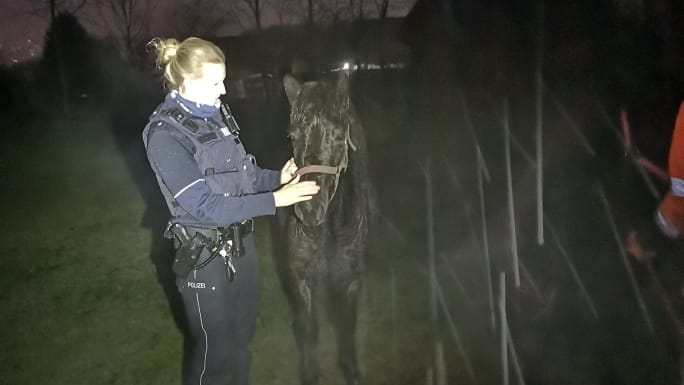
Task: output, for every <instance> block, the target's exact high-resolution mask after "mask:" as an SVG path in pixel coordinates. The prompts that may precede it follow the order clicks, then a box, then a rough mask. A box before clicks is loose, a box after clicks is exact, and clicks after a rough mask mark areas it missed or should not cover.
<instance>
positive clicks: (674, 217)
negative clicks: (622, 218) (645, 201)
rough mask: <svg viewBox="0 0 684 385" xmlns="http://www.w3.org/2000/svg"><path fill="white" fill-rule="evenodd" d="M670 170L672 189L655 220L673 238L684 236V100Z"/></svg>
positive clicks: (678, 117) (674, 132)
mask: <svg viewBox="0 0 684 385" xmlns="http://www.w3.org/2000/svg"><path fill="white" fill-rule="evenodd" d="M670 143H671V144H670V153H669V159H668V169H669V170H668V171H669V174H670V189H669V190H668V191H667V193H666V195H665V197H664V198H663V199H662V201H661V202H660V204H659V206H658V209H657V210H656V213H655V221H656V224H657V225H658V228H660V230H661V232H662V233H663V234H664V235H665V236H667V237H668V238H671V239H682V238H684V102H682V103H681V104H680V105H679V112H678V113H677V119H676V120H675V126H674V131H673V133H672V141H671V142H670Z"/></svg>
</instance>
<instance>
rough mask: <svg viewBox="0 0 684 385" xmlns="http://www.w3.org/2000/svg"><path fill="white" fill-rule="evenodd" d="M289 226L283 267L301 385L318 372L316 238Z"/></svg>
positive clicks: (309, 383) (308, 383) (309, 384)
mask: <svg viewBox="0 0 684 385" xmlns="http://www.w3.org/2000/svg"><path fill="white" fill-rule="evenodd" d="M290 221H291V223H290V224H289V226H288V239H289V242H288V246H287V250H288V253H287V261H286V263H285V264H286V266H285V267H284V269H283V270H284V272H285V276H286V280H285V281H284V282H285V284H284V285H283V287H284V288H285V292H286V295H287V297H288V300H289V302H290V308H291V310H292V316H293V320H292V330H293V332H294V336H295V341H296V343H297V348H298V350H299V374H300V379H301V383H302V384H303V385H317V384H318V372H319V359H318V358H319V356H318V319H317V318H318V317H317V311H316V282H317V279H316V274H317V265H318V263H317V255H316V242H314V241H313V240H312V239H310V238H308V237H307V236H306V235H305V234H304V233H301V232H298V231H297V226H296V224H295V223H292V222H294V220H293V219H290Z"/></svg>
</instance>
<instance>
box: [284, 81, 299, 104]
mask: <svg viewBox="0 0 684 385" xmlns="http://www.w3.org/2000/svg"><path fill="white" fill-rule="evenodd" d="M283 88H285V95H287V100H289V101H290V104H293V103H294V101H295V100H296V99H297V96H299V93H300V92H301V91H302V85H301V84H299V81H297V79H295V78H294V76H292V75H290V74H287V75H285V77H283Z"/></svg>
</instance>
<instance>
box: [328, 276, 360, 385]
mask: <svg viewBox="0 0 684 385" xmlns="http://www.w3.org/2000/svg"><path fill="white" fill-rule="evenodd" d="M340 271H346V272H350V271H349V270H348V267H347V269H345V270H335V268H333V270H331V277H330V280H329V285H328V296H329V301H328V313H329V315H330V319H331V321H332V323H333V325H334V327H335V331H336V333H337V357H338V365H339V367H340V369H341V370H342V373H343V374H344V378H345V380H346V381H347V384H349V385H357V384H360V383H361V373H360V371H359V364H358V359H357V353H356V339H355V335H356V318H357V308H358V301H359V296H360V293H361V279H360V275H359V274H355V273H351V272H350V273H349V274H343V275H342V276H336V275H339V272H340Z"/></svg>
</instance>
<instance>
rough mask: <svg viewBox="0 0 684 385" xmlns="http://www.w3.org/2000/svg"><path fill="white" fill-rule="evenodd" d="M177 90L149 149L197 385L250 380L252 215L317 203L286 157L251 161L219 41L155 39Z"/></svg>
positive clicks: (158, 113) (156, 119) (160, 111)
mask: <svg viewBox="0 0 684 385" xmlns="http://www.w3.org/2000/svg"><path fill="white" fill-rule="evenodd" d="M150 46H151V47H153V48H154V49H155V51H156V54H157V66H158V68H160V69H163V74H164V79H165V82H166V85H167V87H168V88H169V89H170V92H169V93H168V95H167V96H166V98H165V100H164V101H163V102H162V103H161V104H160V105H159V106H158V107H157V108H156V109H155V111H154V112H153V113H152V115H151V116H150V122H149V123H148V125H147V126H146V127H145V130H144V131H143V142H144V143H145V147H146V150H147V156H148V159H149V162H150V165H151V167H152V169H153V170H154V172H155V174H156V176H157V180H158V182H159V186H160V189H161V191H162V195H164V198H165V200H166V202H167V205H168V206H169V210H170V211H171V219H170V221H169V228H168V229H167V235H168V237H169V238H174V242H175V243H174V244H175V247H176V250H177V251H176V256H175V257H176V258H175V261H174V265H173V269H174V272H175V273H176V275H177V276H178V279H177V282H178V287H179V290H180V292H181V296H182V298H183V302H184V306H185V311H186V314H187V318H188V324H189V328H190V332H191V335H192V337H193V339H194V342H195V344H194V350H193V353H192V354H193V356H192V363H191V368H190V375H189V376H190V383H191V384H193V385H198V384H202V385H226V384H235V385H244V384H248V382H249V366H250V352H249V347H248V345H249V342H250V340H251V338H252V336H253V334H254V328H255V321H256V316H257V308H258V296H259V293H258V288H259V271H258V261H257V255H256V249H255V246H254V239H253V237H252V231H253V221H252V218H253V217H256V216H261V215H273V214H275V210H276V207H280V206H289V205H292V204H294V203H297V202H301V201H305V200H309V199H311V197H312V196H313V195H314V194H316V193H317V192H318V189H319V187H318V186H317V185H316V184H315V183H314V182H305V181H302V182H300V181H299V177H298V176H295V171H296V170H297V166H296V165H295V164H294V161H293V160H292V159H290V160H288V161H287V162H286V163H285V165H284V166H283V168H282V169H281V170H280V171H275V170H266V169H261V168H259V167H258V166H257V165H256V162H255V159H254V157H253V156H251V155H249V154H247V153H246V152H245V149H244V147H243V145H242V144H241V142H240V138H239V137H238V133H239V128H238V126H237V123H236V122H235V120H234V119H233V116H232V114H231V112H230V109H229V108H227V106H224V105H221V103H220V101H219V97H220V96H221V95H223V94H225V87H224V83H223V82H224V79H225V76H226V66H225V56H224V54H223V52H222V51H221V50H220V49H219V48H218V47H217V46H216V45H214V44H213V43H211V42H208V41H205V40H202V39H199V38H192V37H191V38H188V39H186V40H184V41H182V42H178V41H177V40H175V39H166V40H162V39H153V40H152V41H151V42H150Z"/></svg>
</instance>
